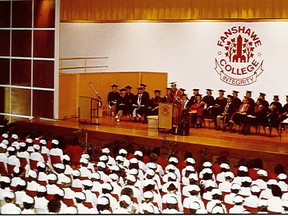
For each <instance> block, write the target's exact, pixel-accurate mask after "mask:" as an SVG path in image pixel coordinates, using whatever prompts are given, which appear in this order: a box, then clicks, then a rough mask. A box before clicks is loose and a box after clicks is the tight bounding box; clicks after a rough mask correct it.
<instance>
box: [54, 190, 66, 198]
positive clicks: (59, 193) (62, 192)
mask: <svg viewBox="0 0 288 216" xmlns="http://www.w3.org/2000/svg"><path fill="white" fill-rule="evenodd" d="M55 194H58V195H59V196H63V197H64V191H63V190H62V189H58V190H56V191H55Z"/></svg>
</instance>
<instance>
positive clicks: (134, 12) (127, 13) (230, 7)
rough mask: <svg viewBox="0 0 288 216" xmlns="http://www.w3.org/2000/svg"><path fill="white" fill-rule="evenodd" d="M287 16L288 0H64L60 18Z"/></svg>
mask: <svg viewBox="0 0 288 216" xmlns="http://www.w3.org/2000/svg"><path fill="white" fill-rule="evenodd" d="M287 18H288V0H61V22H126V21H137V20H145V21H162V22H166V21H167V22H169V21H170V22H171V21H189V20H243V19H244V20H255V19H268V20H270V19H287Z"/></svg>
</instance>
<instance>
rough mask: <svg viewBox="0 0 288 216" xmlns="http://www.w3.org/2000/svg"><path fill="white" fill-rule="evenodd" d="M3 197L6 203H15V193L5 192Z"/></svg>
mask: <svg viewBox="0 0 288 216" xmlns="http://www.w3.org/2000/svg"><path fill="white" fill-rule="evenodd" d="M3 197H4V200H5V202H6V203H15V200H16V196H15V193H14V192H12V191H9V192H6V193H5V192H4V194H3Z"/></svg>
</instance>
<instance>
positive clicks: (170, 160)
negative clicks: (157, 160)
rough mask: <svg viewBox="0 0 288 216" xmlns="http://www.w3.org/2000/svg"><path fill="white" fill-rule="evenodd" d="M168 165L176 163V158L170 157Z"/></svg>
mask: <svg viewBox="0 0 288 216" xmlns="http://www.w3.org/2000/svg"><path fill="white" fill-rule="evenodd" d="M169 163H178V159H177V158H176V157H170V158H169Z"/></svg>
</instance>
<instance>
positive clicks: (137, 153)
mask: <svg viewBox="0 0 288 216" xmlns="http://www.w3.org/2000/svg"><path fill="white" fill-rule="evenodd" d="M134 155H138V156H140V157H143V153H142V152H141V151H135V152H134Z"/></svg>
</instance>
